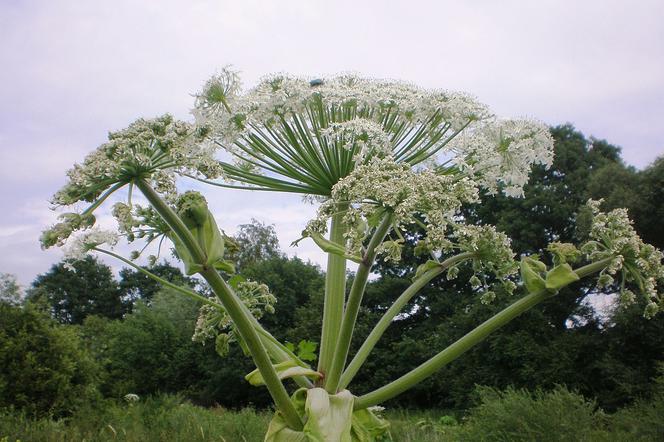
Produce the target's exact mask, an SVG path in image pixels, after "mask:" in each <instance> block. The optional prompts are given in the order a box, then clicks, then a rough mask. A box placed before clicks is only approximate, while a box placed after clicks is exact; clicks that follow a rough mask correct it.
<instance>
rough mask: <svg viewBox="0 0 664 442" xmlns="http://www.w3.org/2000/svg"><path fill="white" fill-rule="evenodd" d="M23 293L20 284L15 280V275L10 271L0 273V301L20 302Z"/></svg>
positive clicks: (15, 303) (14, 303)
mask: <svg viewBox="0 0 664 442" xmlns="http://www.w3.org/2000/svg"><path fill="white" fill-rule="evenodd" d="M22 297H23V293H22V291H21V286H19V285H18V282H16V276H14V275H12V274H10V273H0V303H2V302H4V303H7V304H12V305H18V304H20V303H21V298H22Z"/></svg>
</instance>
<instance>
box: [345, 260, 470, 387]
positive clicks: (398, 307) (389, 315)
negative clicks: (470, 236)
mask: <svg viewBox="0 0 664 442" xmlns="http://www.w3.org/2000/svg"><path fill="white" fill-rule="evenodd" d="M472 257H473V254H472V253H470V252H467V253H461V254H459V255H456V256H453V257H451V258H448V259H446V260H445V261H443V262H441V263H440V265H439V266H437V267H434V268H433V269H430V270H428V271H427V272H425V273H424V274H423V275H421V276H420V277H419V278H417V279H416V280H415V281H413V283H412V284H411V285H410V286H409V287H408V288H407V289H406V290H404V292H403V293H402V294H401V295H400V296H399V297H398V298H397V299H396V301H394V303H393V304H392V305H391V306H390V308H389V309H388V310H387V311H386V312H385V314H384V315H383V317H382V318H380V321H378V323H377V324H376V325H375V327H374V328H373V330H371V333H369V336H367V338H366V339H365V341H364V343H363V344H362V346H361V347H360V349H359V350H358V351H357V353H356V354H355V357H354V358H353V360H352V361H351V362H350V364H348V367H347V368H346V370H345V371H344V373H343V375H342V376H341V381H340V383H339V389H344V388H346V387H347V386H348V384H350V382H351V381H352V380H353V378H354V377H355V375H356V374H357V372H358V371H359V370H360V368H361V367H362V365H363V364H364V362H365V361H366V360H367V358H368V357H369V354H370V353H371V351H372V350H373V348H374V347H375V346H376V343H378V341H379V340H380V338H381V337H382V336H383V333H385V330H387V328H388V327H389V326H390V324H391V323H392V321H393V320H394V318H395V317H396V316H397V315H398V314H399V313H400V312H401V311H402V310H403V308H404V307H405V305H406V304H407V303H408V301H410V300H411V299H412V298H413V296H415V295H416V294H417V293H418V292H419V291H420V290H422V288H423V287H425V286H426V285H427V284H428V283H429V282H431V281H432V280H433V279H434V278H435V277H436V276H438V275H440V274H441V273H443V272H444V271H445V270H446V269H448V268H450V267H451V266H453V265H455V264H458V263H460V262H461V261H464V260H466V259H470V258H472Z"/></svg>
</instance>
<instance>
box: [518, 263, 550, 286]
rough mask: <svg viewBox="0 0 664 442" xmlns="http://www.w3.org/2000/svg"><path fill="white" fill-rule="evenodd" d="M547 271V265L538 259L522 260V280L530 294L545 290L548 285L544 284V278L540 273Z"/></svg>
mask: <svg viewBox="0 0 664 442" xmlns="http://www.w3.org/2000/svg"><path fill="white" fill-rule="evenodd" d="M545 271H546V264H544V263H543V262H541V261H539V260H537V259H534V258H531V257H524V258H523V259H522V260H521V279H522V280H523V283H524V284H525V286H526V290H528V292H529V293H534V292H539V291H540V290H544V289H545V287H546V283H545V282H544V278H542V276H540V273H542V272H545Z"/></svg>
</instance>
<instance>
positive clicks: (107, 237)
mask: <svg viewBox="0 0 664 442" xmlns="http://www.w3.org/2000/svg"><path fill="white" fill-rule="evenodd" d="M117 242H118V235H117V233H115V232H111V231H109V230H101V229H99V228H97V227H93V228H92V229H89V230H86V231H84V232H81V233H79V234H78V235H76V236H75V237H72V238H69V240H68V241H67V244H66V245H65V247H64V257H65V259H71V260H79V259H84V258H85V255H87V253H88V252H89V251H90V250H92V249H93V248H94V247H97V246H100V245H102V244H107V245H109V246H111V247H112V246H114V245H116V244H117Z"/></svg>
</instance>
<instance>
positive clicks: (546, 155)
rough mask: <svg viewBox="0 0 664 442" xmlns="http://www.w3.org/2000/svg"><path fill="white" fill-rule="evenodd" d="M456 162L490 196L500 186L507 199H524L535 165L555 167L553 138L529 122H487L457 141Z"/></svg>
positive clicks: (547, 132) (532, 122) (540, 125)
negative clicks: (524, 192) (529, 176)
mask: <svg viewBox="0 0 664 442" xmlns="http://www.w3.org/2000/svg"><path fill="white" fill-rule="evenodd" d="M454 150H455V151H456V153H457V154H458V155H459V157H458V158H457V159H456V162H457V164H458V165H459V167H460V168H461V170H463V171H465V172H467V173H468V174H469V175H471V176H472V177H473V178H474V179H475V180H477V181H478V182H479V183H480V184H481V185H482V186H483V187H485V188H486V189H488V190H489V192H490V193H496V192H497V191H498V189H499V188H500V187H502V189H503V192H504V193H505V194H506V195H508V196H514V197H521V196H523V186H524V185H525V184H526V183H527V182H528V175H529V173H530V168H531V167H532V165H533V164H541V165H544V166H545V167H549V166H551V164H553V137H552V136H551V133H550V132H549V129H548V128H547V127H546V126H545V125H544V124H542V123H538V122H535V121H530V120H498V121H484V122H482V123H480V124H478V125H477V126H476V127H474V128H470V129H469V130H467V131H465V132H464V134H463V135H462V136H461V137H458V138H457V139H456V140H455V141H454Z"/></svg>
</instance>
